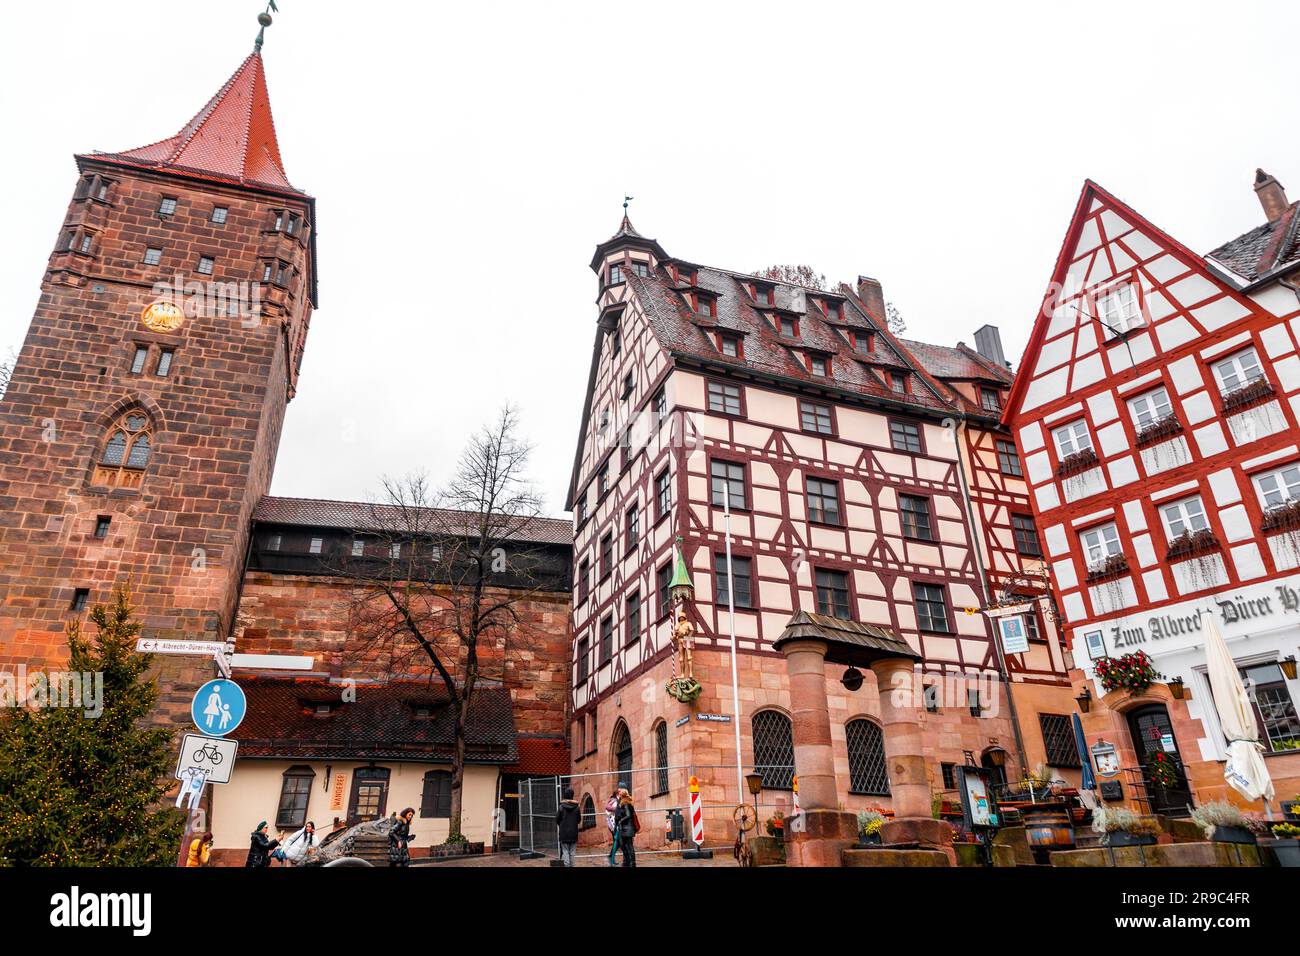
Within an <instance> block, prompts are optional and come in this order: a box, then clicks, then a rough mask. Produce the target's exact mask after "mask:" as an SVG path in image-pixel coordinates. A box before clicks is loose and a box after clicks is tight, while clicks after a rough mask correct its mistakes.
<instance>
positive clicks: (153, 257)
mask: <svg viewBox="0 0 1300 956" xmlns="http://www.w3.org/2000/svg"><path fill="white" fill-rule="evenodd" d="M160 262H162V250H161V249H158V248H155V247H154V246H150V247H149V248H148V249H146V250H145V251H144V264H145V265H147V266H156V265H158V263H160Z"/></svg>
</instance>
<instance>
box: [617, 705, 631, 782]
mask: <svg viewBox="0 0 1300 956" xmlns="http://www.w3.org/2000/svg"><path fill="white" fill-rule="evenodd" d="M614 768H615V769H616V770H617V771H618V785H619V786H620V787H626V788H627V789H628V790H631V789H632V734H631V733H630V732H629V731H628V729H627V724H625V723H623V721H621V720H620V721H619V722H618V726H617V727H615V728H614Z"/></svg>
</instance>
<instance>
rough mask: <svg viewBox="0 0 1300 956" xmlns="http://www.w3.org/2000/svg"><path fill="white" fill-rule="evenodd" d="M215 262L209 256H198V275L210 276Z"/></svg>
mask: <svg viewBox="0 0 1300 956" xmlns="http://www.w3.org/2000/svg"><path fill="white" fill-rule="evenodd" d="M216 265H217V262H216V260H215V259H213V258H212V257H211V256H199V270H198V271H199V275H204V276H210V275H212V270H213V269H214V268H216Z"/></svg>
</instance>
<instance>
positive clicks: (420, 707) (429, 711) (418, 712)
mask: <svg viewBox="0 0 1300 956" xmlns="http://www.w3.org/2000/svg"><path fill="white" fill-rule="evenodd" d="M411 715H412V716H413V717H415V719H416V720H429V719H430V718H431V717H433V708H432V707H430V706H429V705H428V704H414V705H412V707H411Z"/></svg>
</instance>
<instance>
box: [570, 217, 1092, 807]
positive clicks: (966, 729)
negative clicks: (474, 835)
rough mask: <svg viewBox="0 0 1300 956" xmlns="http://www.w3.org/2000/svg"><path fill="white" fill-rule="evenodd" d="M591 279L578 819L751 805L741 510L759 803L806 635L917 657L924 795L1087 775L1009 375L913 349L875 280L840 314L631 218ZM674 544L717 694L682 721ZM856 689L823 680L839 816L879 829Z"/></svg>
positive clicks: (580, 563)
mask: <svg viewBox="0 0 1300 956" xmlns="http://www.w3.org/2000/svg"><path fill="white" fill-rule="evenodd" d="M591 267H592V269H593V270H594V271H595V272H596V274H597V276H598V277H599V285H600V295H599V300H598V303H599V308H600V318H599V322H598V326H597V330H596V335H595V341H594V344H593V352H592V362H591V373H590V379H589V383H588V390H587V397H586V405H585V408H584V412H583V421H582V427H581V431H580V434H579V441H578V448H577V454H576V460H575V463H574V471H573V479H572V485H571V492H570V507H571V508H572V509H573V512H574V522H575V530H574V536H575V555H574V569H575V582H574V633H575V648H574V674H573V687H574V690H573V695H574V699H573V705H574V717H573V726H572V751H573V754H574V764H573V770H574V774H575V775H576V776H575V781H576V782H577V785H578V786H577V789H579V790H582V791H583V792H580V793H578V798H579V799H580V800H581V801H582V802H583V803H584V806H585V805H587V803H586V801H587V799H588V798H591V799H592V800H593V802H594V805H595V806H596V807H599V805H600V804H601V803H602V802H603V800H604V797H605V796H606V795H607V793H608V790H609V787H610V786H611V785H612V783H613V782H614V780H616V779H626V782H629V783H632V784H633V787H634V789H637V790H639V793H638V794H637V797H638V800H639V801H640V802H641V805H642V806H643V807H645V808H647V809H650V810H652V811H653V810H655V809H661V808H666V807H669V806H680V805H681V803H682V802H683V796H684V790H683V789H682V788H683V787H684V783H685V779H686V774H687V768H689V769H691V770H693V771H694V772H695V773H696V774H697V775H698V776H699V777H700V778H701V780H702V781H703V782H704V785H705V787H706V789H707V791H708V794H707V798H706V799H707V802H712V803H715V804H717V805H719V806H721V805H728V806H730V805H734V804H735V802H736V794H735V789H736V783H735V779H736V778H735V771H734V770H732V769H724V768H727V767H734V766H735V763H736V758H735V745H734V726H733V725H732V724H731V723H730V718H731V714H732V710H733V700H732V693H731V686H730V685H731V663H730V655H729V652H728V648H729V631H728V609H727V594H726V591H727V575H726V570H725V569H726V563H725V562H726V556H725V550H726V542H725V518H724V509H723V495H724V489H726V493H727V495H728V496H729V503H730V509H731V519H730V526H731V533H732V537H733V541H732V555H733V557H732V567H733V569H734V573H733V576H734V579H735V584H734V603H735V608H736V610H735V633H736V639H737V646H738V648H739V653H738V655H737V657H738V660H737V668H738V673H739V697H740V704H741V708H740V709H741V714H740V729H741V736H742V765H743V767H744V769H746V770H749V769H750V768H752V767H755V766H757V767H759V768H760V769H761V770H762V773H763V776H764V783H765V789H766V790H767V791H777V793H767V794H765V796H764V800H770V802H771V804H772V805H776V806H780V805H781V804H782V801H783V800H784V799H785V796H788V794H787V795H780V793H779V791H781V790H787V791H788V790H789V788H790V778H791V776H792V772H793V771H796V770H797V768H795V767H793V766H792V764H793V751H792V745H791V739H790V735H791V724H790V716H789V707H790V699H789V691H788V687H787V678H786V669H785V664H784V661H783V660H782V658H781V656H780V654H778V653H776V652H774V651H773V650H772V643H773V642H774V641H775V640H776V639H777V638H779V637H780V636H781V634H782V632H783V631H784V630H785V629H786V627H787V624H788V623H789V622H790V619H791V617H792V616H793V615H795V614H796V613H797V612H801V611H803V612H811V613H814V614H825V615H831V616H836V617H840V618H847V619H851V620H855V621H859V622H863V623H868V624H874V625H879V626H881V627H883V628H887V629H888V630H889V631H890V632H892V633H893V634H895V635H898V636H901V637H902V638H903V639H904V640H906V641H907V642H908V643H909V644H910V645H911V647H912V648H913V649H914V650H915V651H916V652H917V654H918V655H919V656H920V657H921V659H922V663H921V664H920V665H919V667H918V676H919V677H920V680H919V681H918V689H915V690H914V693H916V694H917V695H918V699H919V700H923V701H924V706H922V707H920V711H921V718H920V719H921V721H922V725H923V726H922V733H923V737H924V740H925V743H926V747H927V753H928V755H929V757H928V759H929V761H930V764H931V766H930V768H929V769H930V776H931V786H932V789H933V790H935V791H941V790H944V789H948V788H950V787H951V786H952V768H953V766H954V765H957V764H961V763H963V762H965V761H968V760H974V761H976V762H981V761H982V762H983V763H984V764H985V765H989V766H991V765H997V766H1002V765H1003V764H1005V772H1006V773H1007V774H1008V775H1013V774H1016V773H1018V772H1019V770H1020V769H1021V767H1020V764H1021V762H1022V754H1023V755H1024V760H1025V761H1027V762H1029V763H1030V765H1031V766H1036V765H1038V764H1042V763H1046V764H1049V765H1050V764H1053V763H1055V765H1056V766H1059V767H1065V768H1068V767H1070V766H1071V765H1072V763H1073V765H1074V766H1077V759H1074V758H1072V757H1071V754H1072V753H1073V746H1072V744H1071V745H1070V746H1069V747H1068V748H1066V747H1063V746H1062V745H1061V744H1062V740H1063V739H1064V740H1066V741H1068V737H1066V738H1062V737H1061V732H1062V729H1063V728H1064V729H1065V730H1068V713H1069V707H1070V699H1069V689H1068V686H1067V680H1066V668H1065V662H1064V656H1063V653H1062V651H1061V648H1060V646H1059V643H1058V641H1057V639H1056V629H1055V625H1054V615H1053V614H1051V613H1044V611H1043V609H1044V606H1045V604H1046V601H1045V600H1044V599H1043V598H1042V597H1041V596H1042V595H1043V593H1044V592H1045V586H1044V584H1043V578H1042V577H1041V576H1039V577H1035V576H1034V575H1033V574H1029V573H1026V572H1027V571H1032V570H1033V566H1035V565H1039V564H1040V562H1039V560H1038V555H1039V551H1038V540H1037V536H1036V535H1035V534H1034V532H1033V527H1032V519H1031V517H1030V515H1031V510H1030V507H1029V504H1028V500H1027V496H1026V495H1027V489H1026V487H1025V484H1024V481H1023V477H1022V472H1021V466H1020V462H1019V459H1018V458H1017V456H1016V453H1015V449H1014V446H1013V444H1012V442H1011V436H1010V434H1009V432H1008V431H1007V430H1006V429H1005V427H1004V426H1002V425H1001V424H1000V422H999V417H1000V414H1001V410H1002V407H1003V402H1004V400H1005V397H1006V395H1007V394H1008V391H1009V388H1010V384H1011V378H1012V376H1011V374H1010V372H1009V371H1008V370H1007V369H1006V366H1005V362H1002V361H997V360H991V359H990V358H987V357H985V356H982V355H980V354H979V353H977V352H975V351H973V350H971V349H967V348H965V347H964V346H959V347H957V348H943V347H937V346H928V345H923V344H920V343H912V342H905V341H902V340H900V339H898V338H896V337H895V336H894V335H892V334H891V333H890V332H889V331H888V329H887V326H886V323H885V321H884V299H883V295H882V292H881V287H880V285H879V283H877V282H875V281H874V280H871V279H865V278H864V279H859V282H858V288H857V289H850V288H848V287H847V286H842V287H840V289H839V290H838V291H833V292H828V291H818V290H813V289H807V288H803V287H799V286H795V285H791V284H788V283H783V282H778V281H769V280H765V279H760V278H756V277H754V276H752V275H745V274H741V273H736V272H731V271H726V270H720V269H714V268H709V267H706V266H702V265H699V264H695V263H690V262H686V261H684V260H680V259H675V258H673V257H671V256H669V255H668V254H667V253H666V252H665V251H664V249H663V248H662V247H661V246H660V245H659V243H657V242H655V241H653V240H649V239H646V238H644V237H642V236H641V235H640V234H638V233H637V232H636V231H635V230H634V229H633V228H632V226H631V224H630V223H629V222H628V221H627V220H626V219H624V222H623V224H622V226H621V228H620V230H619V231H618V232H617V233H616V234H615V235H614V236H613V237H611V238H610V239H609V240H607V241H606V242H604V243H602V244H600V246H598V247H597V250H596V253H595V256H594V257H593V259H592V262H591ZM982 334H984V335H986V336H987V337H989V339H990V340H992V341H994V342H995V341H996V331H995V330H992V329H988V330H986V331H985V332H983V333H982ZM998 350H999V357H1000V346H998ZM678 539H680V541H681V553H682V555H683V558H684V563H685V566H686V568H688V569H689V574H690V576H691V578H692V581H693V584H694V600H693V601H692V603H691V605H690V607H689V609H688V610H689V618H690V621H691V623H692V625H693V630H694V638H693V641H694V644H693V661H692V664H693V674H694V677H695V678H696V679H697V680H698V681H699V682H700V683H701V684H702V685H703V691H702V693H701V695H700V696H699V698H698V699H696V700H693V701H689V702H683V701H680V700H678V699H675V698H674V697H672V696H670V695H669V694H668V693H666V691H665V685H666V684H667V682H668V681H669V680H670V679H672V678H673V677H675V676H680V670H681V669H682V667H683V664H682V661H681V656H680V654H678V653H675V652H674V650H673V646H672V629H673V626H674V619H673V607H672V595H671V593H670V581H671V580H672V576H673V573H674V555H675V542H676V541H677V540H678ZM1008 594H1022V595H1027V596H1028V597H1027V598H1022V599H1021V600H1022V601H1027V602H1028V603H1027V604H1026V606H1027V607H1029V608H1031V609H1032V613H1031V614H1030V615H1029V619H1027V621H1026V628H1027V630H1028V631H1029V635H1028V636H1029V643H1028V647H1027V648H1026V649H1024V650H1022V651H1019V652H1017V653H1014V654H1010V655H1002V654H1001V653H1000V652H999V649H998V647H997V646H995V644H994V641H993V622H992V621H991V619H990V618H988V617H987V616H986V615H985V614H983V613H981V612H980V609H981V608H984V607H986V606H988V605H990V604H991V603H997V602H998V601H999V600H1001V599H1004V598H1006V596H1007V595H1008ZM1000 674H1009V675H1010V679H1011V686H1012V687H1013V688H1014V689H1015V696H1014V698H1013V699H1009V695H1008V693H1007V684H1006V682H1005V681H1004V680H1003V679H1002V678H1001V677H1000V676H999V675H1000ZM842 676H843V668H837V667H830V666H828V667H827V673H826V686H827V692H828V695H829V698H830V707H831V717H832V725H833V730H832V734H833V744H834V748H835V756H836V773H837V778H838V780H839V783H840V791H841V793H842V796H843V802H844V805H845V806H847V807H854V806H867V805H883V806H888V804H889V798H888V775H887V772H886V768H885V764H884V759H883V749H882V732H881V729H880V726H879V723H878V721H877V717H878V714H879V709H878V705H877V700H878V698H877V694H878V690H877V688H876V686H875V680H874V677H873V676H872V675H870V674H867V675H865V683H864V685H863V686H862V687H861V688H860V689H859V690H857V691H850V690H848V689H847V688H846V687H845V686H843V685H842V683H841V678H842ZM958 677H960V678H961V680H960V681H959V680H957V679H956V678H958ZM922 685H924V686H925V687H926V688H927V689H924V690H921V689H919V688H920V687H921V686H922ZM979 689H983V691H984V693H983V695H982V696H981V695H978V694H977V693H975V691H977V690H979ZM968 694H974V696H968ZM957 695H959V699H954V697H955V696H957ZM1017 714H1018V716H1019V718H1020V719H1019V726H1017V723H1016V721H1015V719H1014V717H1015V716H1016V715H1017ZM1040 714H1043V715H1046V716H1045V722H1043V721H1040V720H1039V715H1040ZM1044 732H1046V740H1045V739H1044ZM1054 758H1055V759H1054ZM642 768H649V769H650V770H651V771H652V772H650V773H649V774H647V775H646V776H644V777H643V776H640V775H639V774H640V772H641V770H642ZM1068 775H1069V771H1068V770H1067V771H1066V776H1068ZM647 783H648V784H649V786H648V788H647V786H646V784H647ZM602 789H603V790H604V791H605V792H603V793H602V792H600V791H601V790H602ZM786 809H787V810H788V809H789V806H788V803H787V805H786Z"/></svg>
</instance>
